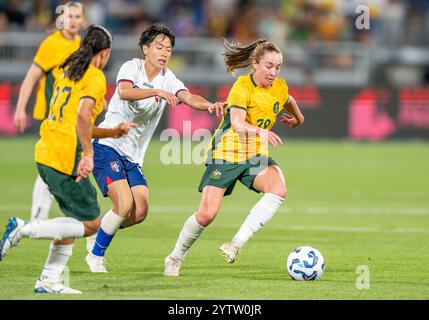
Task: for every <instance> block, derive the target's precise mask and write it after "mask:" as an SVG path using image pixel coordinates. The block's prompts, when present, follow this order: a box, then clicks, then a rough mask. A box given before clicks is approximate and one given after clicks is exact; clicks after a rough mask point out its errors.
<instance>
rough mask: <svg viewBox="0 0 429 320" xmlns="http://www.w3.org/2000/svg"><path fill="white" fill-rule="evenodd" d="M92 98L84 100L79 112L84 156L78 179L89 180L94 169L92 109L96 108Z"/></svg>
mask: <svg viewBox="0 0 429 320" xmlns="http://www.w3.org/2000/svg"><path fill="white" fill-rule="evenodd" d="M94 104H95V102H94V100H93V99H92V98H82V99H81V100H80V105H79V109H78V111H77V135H78V137H79V141H80V144H81V146H82V149H83V155H82V158H81V160H80V161H79V164H78V166H77V179H76V182H79V181H80V179H82V178H87V177H88V175H89V174H90V173H91V171H92V170H93V169H94V150H93V149H92V143H91V138H92V122H91V116H92V108H93V107H94Z"/></svg>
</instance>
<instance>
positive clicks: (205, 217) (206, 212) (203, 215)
mask: <svg viewBox="0 0 429 320" xmlns="http://www.w3.org/2000/svg"><path fill="white" fill-rule="evenodd" d="M217 213H218V211H217V210H213V209H212V208H200V209H198V211H197V213H196V215H195V219H196V220H197V222H198V224H199V225H200V226H203V227H206V226H208V225H209V224H210V223H212V221H213V220H214V219H215V218H216V215H217Z"/></svg>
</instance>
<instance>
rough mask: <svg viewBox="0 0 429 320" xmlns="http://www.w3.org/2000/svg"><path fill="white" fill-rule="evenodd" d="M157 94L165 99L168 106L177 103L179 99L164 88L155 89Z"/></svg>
mask: <svg viewBox="0 0 429 320" xmlns="http://www.w3.org/2000/svg"><path fill="white" fill-rule="evenodd" d="M157 96H158V97H160V98H162V99H165V100H166V101H167V103H168V104H169V105H170V106H176V105H178V104H179V99H178V98H177V97H176V96H175V95H174V94H172V93H170V92H167V91H164V90H157Z"/></svg>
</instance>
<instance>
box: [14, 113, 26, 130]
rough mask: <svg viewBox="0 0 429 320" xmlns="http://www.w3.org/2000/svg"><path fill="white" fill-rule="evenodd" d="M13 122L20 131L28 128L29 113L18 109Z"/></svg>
mask: <svg viewBox="0 0 429 320" xmlns="http://www.w3.org/2000/svg"><path fill="white" fill-rule="evenodd" d="M13 123H14V124H15V127H16V129H17V130H18V131H19V132H21V133H22V132H24V130H25V129H26V128H27V114H26V113H25V111H21V110H18V109H16V111H15V115H14V116H13Z"/></svg>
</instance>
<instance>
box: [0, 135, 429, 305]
mask: <svg viewBox="0 0 429 320" xmlns="http://www.w3.org/2000/svg"><path fill="white" fill-rule="evenodd" d="M35 141H36V140H35V138H28V137H27V138H20V139H6V138H2V139H0V154H1V156H0V177H1V180H0V181H1V185H2V192H1V194H0V225H1V226H4V225H5V224H6V222H7V219H8V217H9V216H12V215H16V216H19V217H21V218H28V216H29V211H30V205H31V192H32V188H33V183H34V179H35V176H36V168H35V165H34V163H33V149H34V143H35ZM161 148H162V145H161V144H160V143H159V142H153V143H152V144H151V145H150V147H149V150H148V152H147V155H146V161H145V165H144V168H143V170H144V172H145V174H146V176H147V178H148V182H149V187H150V211H149V216H148V218H147V219H146V221H145V222H144V223H142V224H140V225H138V226H134V227H132V228H130V229H127V230H122V231H119V233H118V234H117V236H116V237H115V239H114V241H113V242H112V245H111V247H110V248H109V250H108V251H107V267H108V270H109V273H108V274H91V273H89V272H88V268H87V265H86V263H85V261H84V258H85V255H86V252H85V240H84V239H79V240H77V241H76V245H75V248H74V253H73V256H72V257H71V259H70V261H69V268H70V285H71V286H72V287H73V288H76V289H79V290H82V291H83V292H84V293H83V294H82V295H80V296H67V297H62V296H56V295H49V296H47V295H35V294H33V293H32V289H33V286H34V284H35V281H36V279H37V277H38V276H39V275H40V272H41V270H42V267H43V264H44V262H45V260H46V257H47V253H48V247H49V241H47V240H29V239H24V240H23V241H22V242H21V244H20V245H19V246H18V247H17V248H14V249H12V250H11V251H10V252H9V255H8V256H7V257H6V258H5V260H4V261H2V262H0V299H279V300H283V299H427V298H428V297H429V270H428V268H427V266H428V265H429V250H428V249H429V247H428V237H429V178H428V172H429V162H428V159H429V148H428V144H427V143H424V142H386V143H378V144H372V143H353V142H347V141H340V142H329V141H328V142H324V141H320V142H314V141H301V140H292V141H288V140H287V139H285V143H284V145H283V146H282V147H281V148H280V149H279V150H275V151H273V152H272V156H273V158H274V159H275V160H276V161H277V163H278V164H279V165H280V166H281V168H282V169H283V171H284V173H285V176H286V181H287V186H288V197H287V199H286V201H285V202H284V203H283V205H282V207H281V209H280V211H279V212H278V214H277V215H275V216H274V218H273V219H272V220H271V221H270V222H269V223H268V224H267V225H266V226H265V227H264V228H263V229H261V230H260V231H259V232H258V233H257V234H256V235H255V236H254V237H253V238H252V239H251V240H250V241H249V242H248V243H247V245H246V246H245V247H244V248H243V250H242V251H241V252H240V254H239V256H238V259H237V261H236V262H235V263H234V264H232V265H228V264H226V263H225V262H224V261H223V259H222V258H221V256H220V255H219V253H218V247H219V246H220V245H221V244H222V243H223V242H226V241H229V240H230V239H231V238H232V236H233V235H234V234H235V232H236V231H237V230H238V228H239V226H240V225H241V223H242V221H243V220H244V219H245V217H246V216H247V214H248V212H249V211H250V209H251V208H252V206H253V205H254V204H255V203H256V202H257V201H258V199H259V198H260V195H258V194H256V193H253V192H250V191H248V190H247V189H245V188H244V187H243V186H241V185H239V184H238V185H237V187H236V189H235V190H234V193H233V194H232V196H230V197H227V198H226V199H225V200H224V203H223V206H222V209H221V212H220V213H219V215H218V217H217V218H216V220H215V221H214V222H213V223H212V225H211V226H210V227H209V228H207V229H206V230H205V231H204V233H203V234H202V236H201V237H200V239H198V241H197V242H196V243H195V245H194V246H193V248H192V249H191V251H190V252H189V254H188V256H187V258H186V260H185V262H184V264H183V266H182V270H181V276H180V277H179V278H166V277H164V276H163V274H162V273H163V262H164V258H165V256H166V255H167V254H168V253H169V252H170V251H171V250H172V248H173V247H174V244H175V241H176V239H177V236H178V233H179V231H180V229H181V227H182V225H183V223H184V221H185V219H186V218H187V217H188V216H189V215H191V214H192V213H193V212H194V211H195V209H196V208H197V205H198V202H199V197H200V194H199V193H198V192H197V190H196V189H197V186H198V183H199V179H200V177H201V175H202V173H203V171H204V166H203V165H169V166H165V165H163V164H162V163H161V161H160V156H159V155H160V150H161ZM99 200H100V202H101V208H102V212H106V211H107V210H108V209H110V202H109V200H108V199H103V198H102V197H101V196H100V197H99ZM61 215H62V214H61V213H60V211H59V210H58V206H57V204H56V203H55V202H54V206H53V208H52V210H51V216H52V217H53V216H61ZM3 230H4V229H2V231H1V232H2V233H3ZM300 245H309V246H313V247H315V248H317V249H319V250H320V251H321V252H322V254H323V255H324V258H325V262H326V269H325V274H324V275H323V277H322V279H321V280H319V281H316V282H297V281H294V280H292V279H291V278H290V277H289V276H288V274H287V271H286V269H285V263H286V258H287V256H288V254H289V252H290V251H291V250H292V249H294V248H295V247H297V246H300ZM362 265H364V266H367V267H368V268H369V271H370V288H369V289H368V290H358V289H357V288H356V280H357V278H358V276H359V274H358V273H356V268H357V267H358V266H362Z"/></svg>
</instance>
